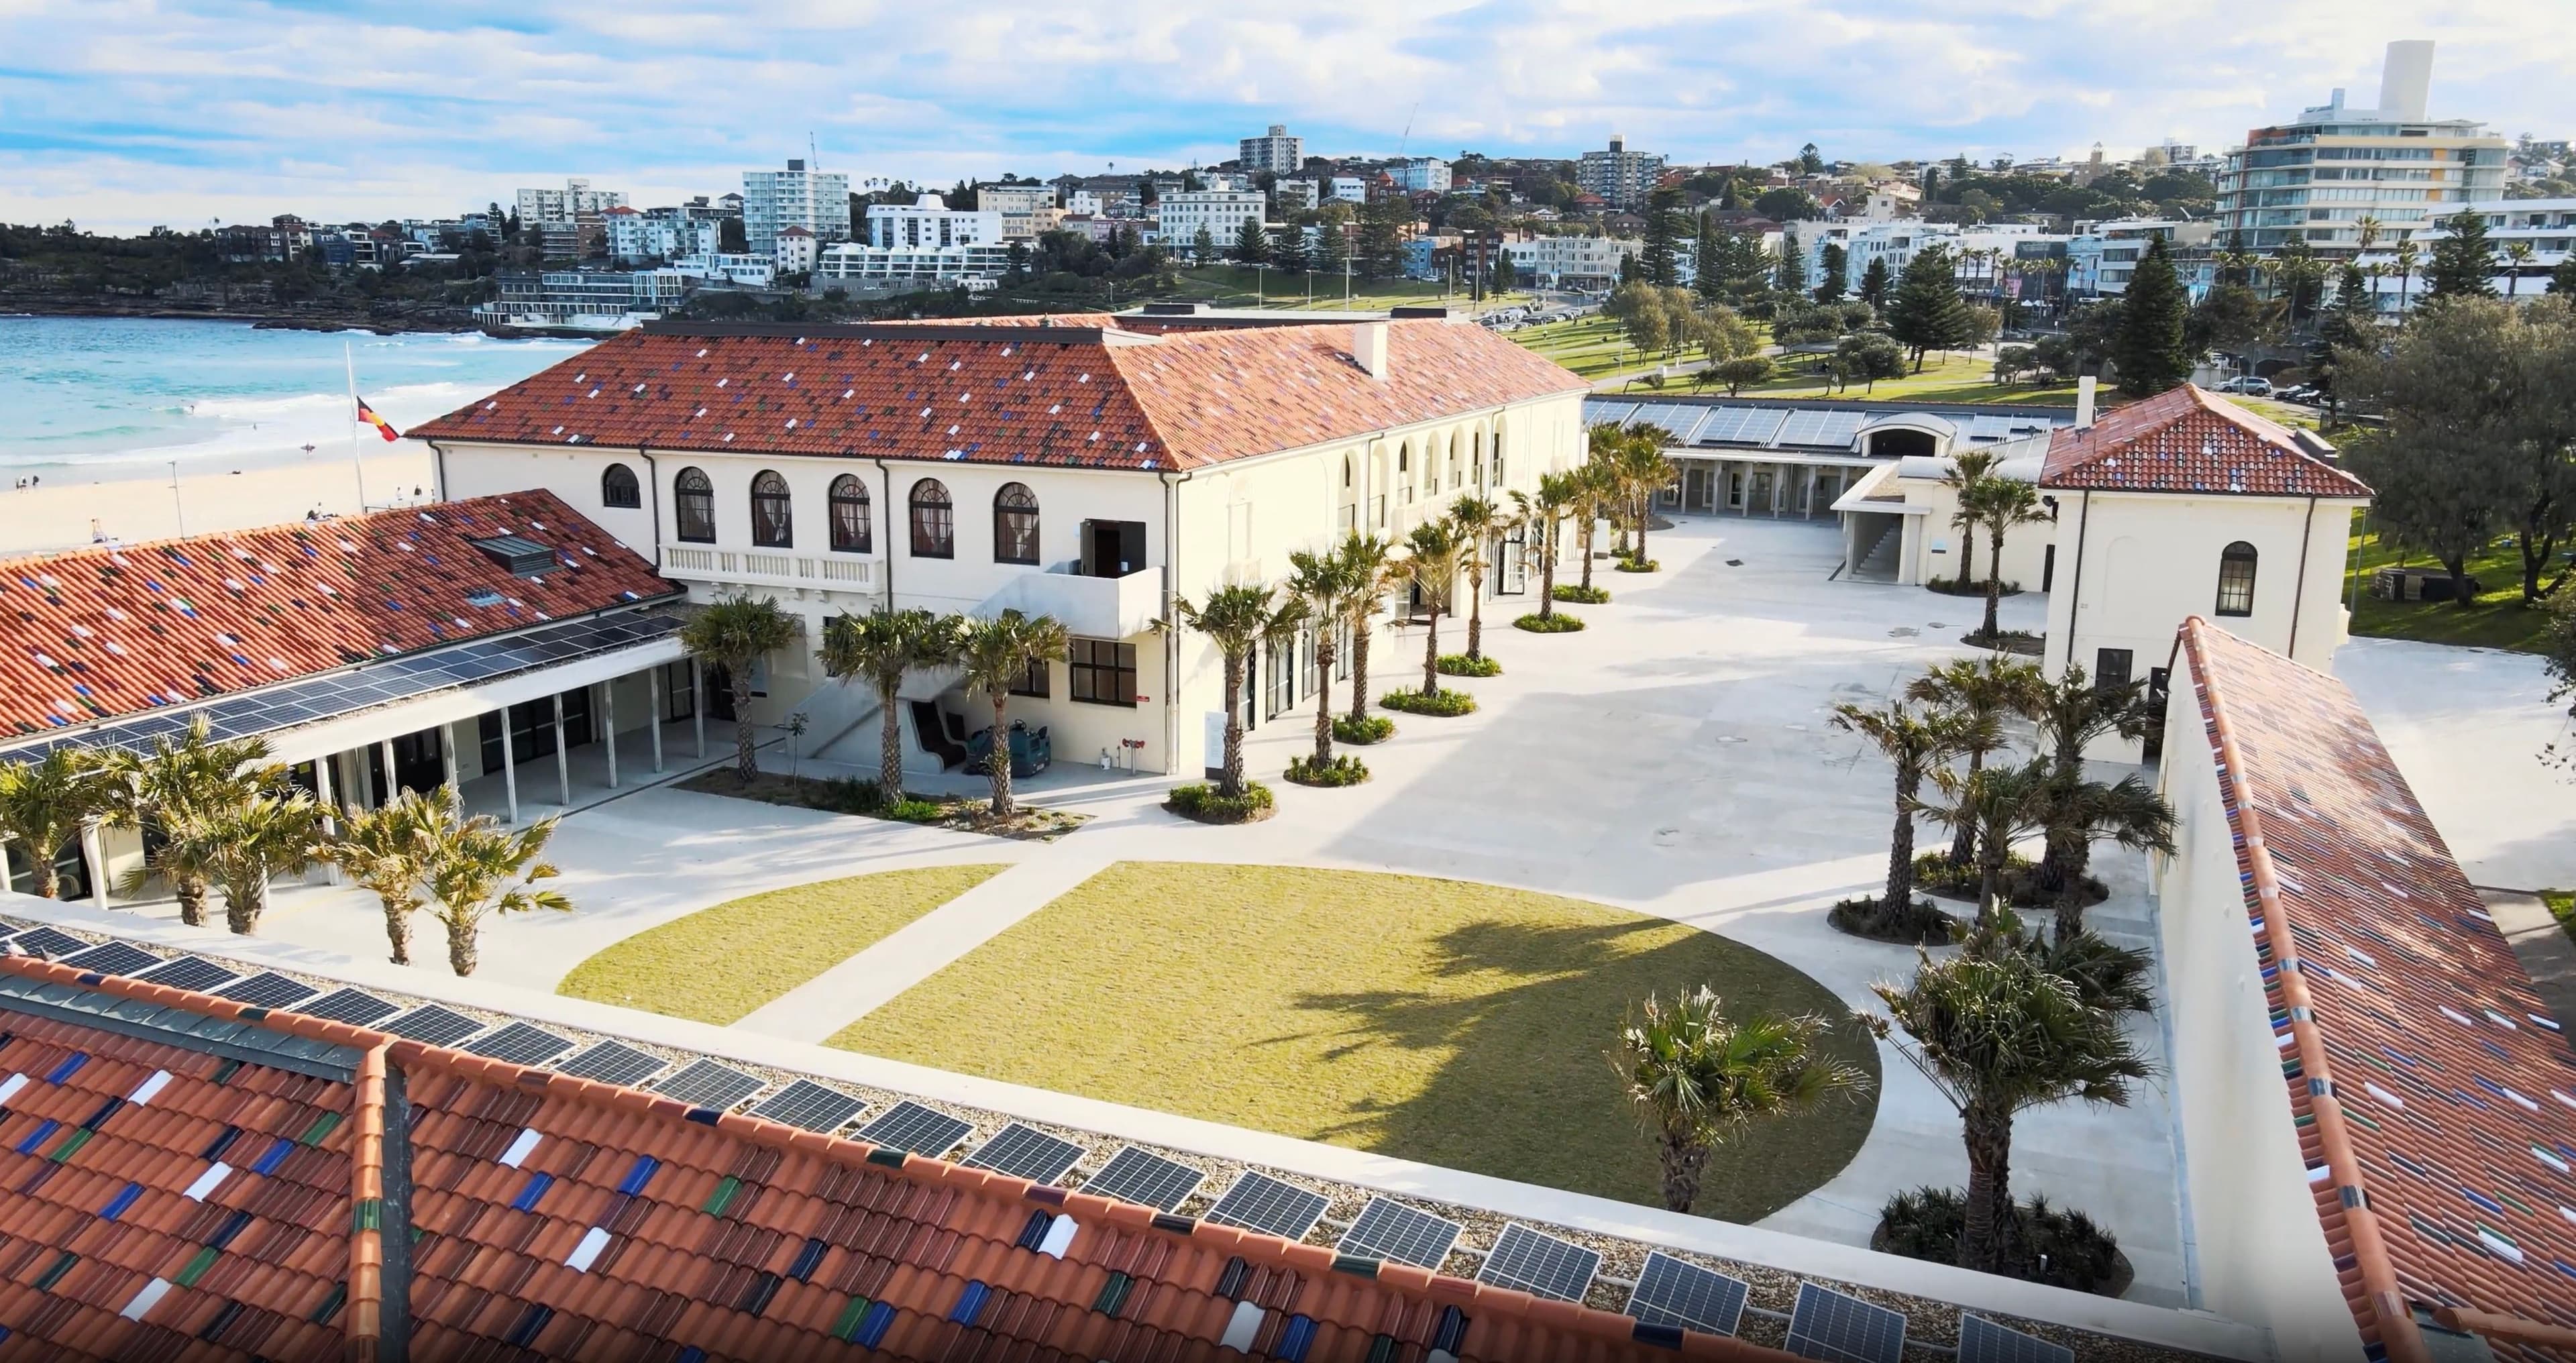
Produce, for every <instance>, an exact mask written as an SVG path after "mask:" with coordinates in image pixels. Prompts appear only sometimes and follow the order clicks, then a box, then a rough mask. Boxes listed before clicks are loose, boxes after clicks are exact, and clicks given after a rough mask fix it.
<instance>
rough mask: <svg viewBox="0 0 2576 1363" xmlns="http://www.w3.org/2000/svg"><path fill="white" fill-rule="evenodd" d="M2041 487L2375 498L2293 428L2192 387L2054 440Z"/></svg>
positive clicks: (2119, 410)
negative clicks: (2312, 449) (2302, 442)
mask: <svg viewBox="0 0 2576 1363" xmlns="http://www.w3.org/2000/svg"><path fill="white" fill-rule="evenodd" d="M2039 484H2040V486H2042V487H2052V488H2069V489H2074V490H2079V491H2080V490H2082V489H2085V488H2091V489H2093V490H2095V491H2097V492H2194V493H2214V494H2240V495H2251V496H2267V497H2279V496H2290V497H2309V496H2315V497H2365V498H2366V497H2368V496H2370V487H2369V485H2368V484H2366V483H2364V482H2362V481H2361V480H2360V479H2358V478H2355V477H2353V476H2352V475H2351V474H2349V473H2346V472H2344V471H2343V470H2342V469H2341V468H2338V467H2336V466H2335V465H2333V464H2329V463H2327V462H2326V461H2325V460H2323V459H2320V458H2317V457H2316V456H2315V455H2312V454H2310V453H2308V452H2307V451H2306V450H2304V449H2302V448H2300V446H2299V442H2298V438H2297V436H2296V435H2295V434H2293V433H2292V432H2291V431H2290V429H2289V428H2288V427H2285V426H2282V425H2280V424H2279V423H2277V422H2274V421H2270V420H2267V419H2266V418H2263V417H2260V416H2256V415H2255V414H2254V413H2252V412H2249V411H2247V410H2245V409H2244V408H2242V407H2239V406H2237V405H2236V404H2235V403H2232V402H2229V401H2227V400H2226V399H2225V398H2222V397H2219V396H2217V395H2216V394H2213V393H2211V392H2209V391H2208V390H2206V389H2203V388H2201V387H2199V386H2198V385H2196V384H2188V383H2187V384H2184V385H2183V386H2182V387H2180V388H2175V389H2172V390H2169V391H2167V392H2163V393H2158V394H2157V395H2155V396H2154V397H2151V398H2147V399H2145V400H2143V401H2139V402H2132V403H2130V404H2128V405H2127V406H2125V407H2119V408H2115V409H2113V410H2112V411H2110V412H2107V413H2105V414H2104V415H2103V417H2102V419H2101V420H2100V421H2097V422H2095V423H2094V425H2093V429H2091V430H2090V431H2083V430H2076V429H2074V428H2072V427H2061V428H2059V429H2058V431H2057V433H2056V434H2055V435H2054V436H2052V437H2051V438H2050V440H2049V445H2048V460H2047V463H2046V465H2045V466H2044V467H2043V468H2042V470H2041V472H2040V478H2039Z"/></svg>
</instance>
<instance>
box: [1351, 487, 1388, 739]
mask: <svg viewBox="0 0 2576 1363" xmlns="http://www.w3.org/2000/svg"><path fill="white" fill-rule="evenodd" d="M1337 552H1338V553H1339V555H1340V557H1341V560H1342V568H1343V570H1344V571H1346V572H1348V573H1349V574H1350V575H1351V596H1350V599H1349V601H1348V602H1347V603H1346V604H1345V605H1344V607H1343V611H1344V615H1343V623H1344V624H1346V625H1348V626H1349V627H1350V631H1351V723H1353V724H1358V723H1360V722H1361V721H1363V720H1365V719H1367V718H1368V698H1369V689H1368V667H1369V639H1370V636H1372V635H1374V634H1375V633H1376V632H1377V617H1378V616H1379V615H1380V614H1382V613H1384V611H1385V610H1386V591H1387V587H1388V586H1389V584H1390V582H1391V581H1392V579H1393V577H1394V575H1395V573H1396V571H1397V568H1396V561H1395V546H1394V545H1393V544H1391V543H1388V542H1387V540H1386V539H1384V538H1383V537H1381V536H1377V535H1364V534H1361V533H1360V532H1359V531H1357V530H1354V531H1352V532H1351V533H1350V535H1349V536H1348V537H1347V538H1345V539H1343V541H1342V547H1341V549H1340V550H1339V551H1337Z"/></svg>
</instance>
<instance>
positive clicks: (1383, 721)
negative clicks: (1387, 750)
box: [1333, 715, 1395, 748]
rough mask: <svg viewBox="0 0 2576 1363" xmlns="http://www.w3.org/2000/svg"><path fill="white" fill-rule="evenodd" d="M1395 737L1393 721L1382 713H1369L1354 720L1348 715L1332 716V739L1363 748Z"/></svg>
mask: <svg viewBox="0 0 2576 1363" xmlns="http://www.w3.org/2000/svg"><path fill="white" fill-rule="evenodd" d="M1393 737H1395V721H1394V720H1391V719H1388V718H1387V717H1386V716H1384V715H1371V716H1369V717H1368V718H1366V719H1361V720H1354V719H1352V718H1351V717H1350V716H1349V715H1335V716H1334V717H1333V739H1334V741H1336V742H1340V743H1348V744H1350V745H1351V746H1353V747H1357V748H1365V747H1368V746H1370V745H1372V744H1377V743H1384V742H1385V741H1387V740H1388V739H1390V738H1393Z"/></svg>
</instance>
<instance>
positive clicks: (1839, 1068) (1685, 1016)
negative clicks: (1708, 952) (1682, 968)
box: [1610, 985, 1869, 1212]
mask: <svg viewBox="0 0 2576 1363" xmlns="http://www.w3.org/2000/svg"><path fill="white" fill-rule="evenodd" d="M1827 1026H1828V1024H1827V1023H1826V1021H1825V1020H1824V1019H1823V1018H1820V1017H1813V1016H1806V1017H1782V1016H1779V1015H1777V1014H1773V1013H1755V1014H1753V1015H1751V1016H1749V1017H1745V1018H1742V1019H1734V1018H1729V1017H1727V1016H1726V1014H1725V1011H1724V1009H1723V1008H1722V1007H1721V1006H1720V1004H1719V1002H1718V997H1717V991H1716V990H1713V989H1711V988H1709V987H1708V986H1707V985H1701V986H1700V987H1699V988H1697V989H1693V990H1689V991H1687V992H1685V993H1684V994H1682V995H1681V996H1680V997H1679V998H1676V999H1674V1000H1673V1001H1672V1003H1670V1004H1669V1005H1667V1004H1666V1003H1664V1002H1663V1001H1662V1000H1661V999H1659V998H1657V997H1656V996H1654V995H1652V994H1649V995H1647V996H1646V1001H1645V1003H1644V1004H1643V1005H1641V1006H1640V1007H1639V1009H1638V1013H1637V1015H1636V1016H1632V1017H1631V1018H1629V1019H1628V1021H1627V1022H1626V1023H1625V1024H1624V1025H1623V1026H1621V1027H1620V1029H1619V1044H1618V1047H1617V1049H1615V1050H1613V1051H1612V1052H1611V1053H1610V1065H1611V1068H1613V1069H1615V1070H1617V1071H1618V1073H1619V1078H1620V1081H1621V1083H1622V1084H1623V1085H1625V1087H1626V1088H1627V1090H1628V1101H1629V1102H1630V1103H1632V1104H1634V1105H1635V1107H1636V1109H1637V1117H1638V1120H1640V1121H1641V1122H1643V1123H1644V1124H1645V1127H1646V1130H1647V1131H1648V1133H1650V1134H1651V1135H1653V1136H1654V1138H1655V1144H1656V1151H1655V1153H1656V1156H1657V1157H1658V1159H1659V1160H1660V1161H1661V1162H1662V1165H1663V1185H1664V1188H1663V1191H1664V1207H1665V1209H1666V1210H1668V1211H1676V1212H1687V1211H1689V1210H1690V1209H1691V1204H1692V1203H1694V1202H1696V1201H1698V1200H1699V1187H1700V1178H1701V1176H1702V1175H1703V1174H1704V1173H1705V1172H1706V1171H1707V1169H1708V1159H1709V1156H1710V1155H1711V1154H1714V1153H1715V1152H1716V1150H1717V1147H1719V1146H1721V1145H1724V1144H1725V1143H1726V1142H1727V1141H1728V1140H1730V1139H1732V1138H1734V1137H1736V1136H1738V1135H1741V1134H1742V1133H1743V1132H1744V1131H1745V1130H1746V1129H1747V1128H1749V1127H1751V1126H1752V1125H1753V1123H1754V1122H1755V1121H1757V1120H1759V1119H1761V1118H1765V1117H1778V1116H1784V1115H1787V1114H1790V1113H1796V1112H1804V1111H1807V1110H1809V1109H1811V1108H1814V1107H1815V1106H1817V1105H1818V1104H1820V1103H1822V1102H1824V1101H1825V1100H1826V1099H1828V1098H1846V1099H1848V1098H1853V1097H1857V1096H1858V1095H1859V1094H1861V1093H1862V1092H1864V1091H1865V1090H1866V1088H1867V1085H1868V1082H1869V1081H1868V1078H1867V1076H1865V1075H1864V1074H1863V1073H1862V1072H1861V1070H1860V1069H1859V1068H1858V1067H1856V1066H1853V1065H1848V1064H1845V1063H1843V1062H1842V1061H1839V1060H1836V1059H1833V1058H1832V1057H1830V1056H1828V1055H1825V1054H1824V1053H1823V1048H1822V1047H1821V1046H1820V1045H1819V1044H1818V1039H1819V1038H1820V1037H1822V1036H1823V1035H1824V1033H1825V1031H1826V1029H1827Z"/></svg>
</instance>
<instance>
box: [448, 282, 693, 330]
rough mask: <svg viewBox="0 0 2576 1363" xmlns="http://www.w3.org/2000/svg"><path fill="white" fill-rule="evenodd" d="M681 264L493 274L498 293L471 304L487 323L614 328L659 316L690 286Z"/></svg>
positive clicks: (480, 320)
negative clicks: (678, 266)
mask: <svg viewBox="0 0 2576 1363" xmlns="http://www.w3.org/2000/svg"><path fill="white" fill-rule="evenodd" d="M688 284H689V279H688V276H687V275H686V274H685V273H683V272H682V271H679V270H675V269H673V270H546V271H542V272H539V273H534V274H522V273H511V274H503V275H500V276H498V277H496V278H495V279H494V281H493V285H494V289H495V291H496V293H497V294H498V295H499V296H498V297H496V298H494V299H493V300H492V301H490V302H488V303H484V304H482V305H481V306H479V307H477V308H476V309H475V310H474V314H475V319H476V320H477V321H479V322H482V323H484V324H485V325H491V326H523V327H590V328H595V329H598V330H603V331H605V330H614V329H618V328H624V327H632V326H634V325H636V324H637V323H638V322H641V321H644V320H646V319H649V318H653V317H659V316H661V315H662V314H663V313H664V312H667V311H669V310H670V309H672V308H674V307H677V306H679V303H680V300H681V298H682V297H683V296H685V295H686V294H687V292H688Z"/></svg>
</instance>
